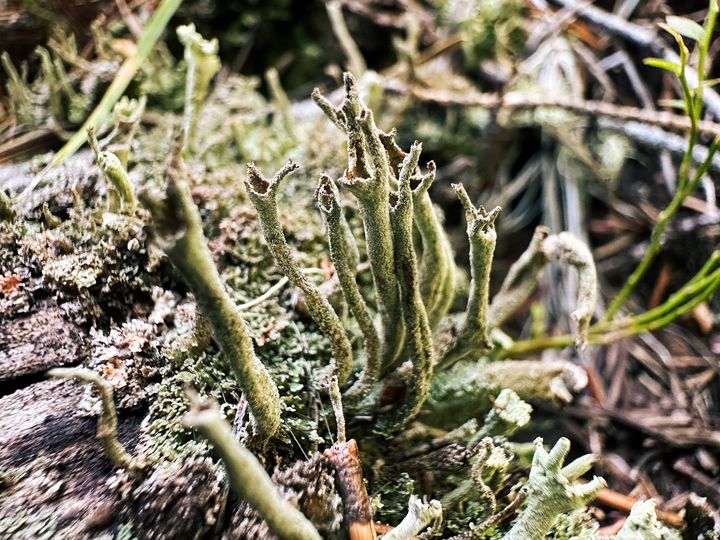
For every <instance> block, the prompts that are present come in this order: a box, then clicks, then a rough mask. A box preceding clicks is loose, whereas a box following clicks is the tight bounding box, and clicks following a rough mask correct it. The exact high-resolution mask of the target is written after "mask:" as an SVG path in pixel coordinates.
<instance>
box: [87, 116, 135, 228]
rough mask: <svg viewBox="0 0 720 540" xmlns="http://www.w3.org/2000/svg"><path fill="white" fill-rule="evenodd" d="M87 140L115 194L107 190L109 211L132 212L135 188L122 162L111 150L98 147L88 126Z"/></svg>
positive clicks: (133, 210) (92, 129)
mask: <svg viewBox="0 0 720 540" xmlns="http://www.w3.org/2000/svg"><path fill="white" fill-rule="evenodd" d="M88 140H89V142H90V146H91V148H92V149H93V152H95V160H96V161H97V164H98V167H100V169H101V170H102V172H103V173H104V174H105V176H106V177H107V179H108V180H110V184H111V185H112V189H114V190H115V194H116V195H117V197H115V195H114V194H112V190H108V191H110V192H111V195H110V197H109V209H110V211H111V212H118V211H120V210H124V211H126V212H127V213H129V214H133V213H134V212H135V208H137V197H136V196H135V188H134V187H133V184H132V182H131V181H130V177H129V176H128V173H127V171H126V170H125V167H124V166H123V164H122V162H121V161H120V159H119V158H118V157H117V156H116V155H115V154H113V153H112V152H108V151H104V150H101V149H100V145H99V143H98V140H97V137H96V136H95V129H94V128H92V127H90V128H88Z"/></svg>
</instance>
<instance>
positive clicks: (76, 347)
mask: <svg viewBox="0 0 720 540" xmlns="http://www.w3.org/2000/svg"><path fill="white" fill-rule="evenodd" d="M0 335H2V338H0V382H2V381H9V380H12V379H15V378H18V377H22V376H25V375H35V374H38V373H42V372H44V371H47V370H48V369H50V368H53V367H59V366H66V365H69V364H76V363H79V362H81V361H82V360H84V359H85V357H86V352H85V351H87V348H86V346H85V345H86V337H87V336H86V334H85V331H84V330H82V329H81V328H80V327H78V326H77V325H75V324H73V323H71V322H69V321H68V320H67V318H66V317H65V315H64V313H63V311H62V309H60V308H59V307H57V306H54V305H46V306H41V309H39V310H38V311H36V312H34V313H32V314H31V315H27V316H25V317H18V318H16V319H11V320H8V321H2V322H0Z"/></svg>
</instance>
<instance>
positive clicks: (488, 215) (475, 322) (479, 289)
mask: <svg viewBox="0 0 720 540" xmlns="http://www.w3.org/2000/svg"><path fill="white" fill-rule="evenodd" d="M453 189H454V190H455V192H456V193H457V195H458V198H459V199H460V202H461V203H462V205H463V208H464V209H465V216H466V219H467V235H468V239H469V240H470V275H471V277H472V280H471V283H470V296H469V297H468V303H467V308H466V310H465V318H464V320H463V323H462V326H461V327H460V329H459V331H458V334H457V336H456V337H455V339H454V340H453V342H452V343H451V345H450V346H449V347H448V349H447V351H446V352H445V353H444V354H443V357H442V359H441V360H440V362H439V365H440V366H442V367H444V368H445V367H448V366H451V365H452V364H454V363H455V362H457V361H458V360H461V359H463V358H464V357H466V356H467V355H468V354H471V353H482V352H483V351H487V350H488V349H489V348H490V342H489V337H488V329H489V324H488V298H489V290H490V271H491V269H492V261H493V255H494V253H495V243H496V241H497V233H496V232H495V219H496V218H497V216H498V214H499V213H500V207H499V206H496V207H495V208H494V209H493V210H491V211H490V212H486V211H485V209H484V208H483V207H482V206H481V207H479V208H475V206H474V205H473V203H472V201H471V200H470V197H469V196H468V194H467V192H466V191H465V188H464V187H463V186H462V185H461V184H453Z"/></svg>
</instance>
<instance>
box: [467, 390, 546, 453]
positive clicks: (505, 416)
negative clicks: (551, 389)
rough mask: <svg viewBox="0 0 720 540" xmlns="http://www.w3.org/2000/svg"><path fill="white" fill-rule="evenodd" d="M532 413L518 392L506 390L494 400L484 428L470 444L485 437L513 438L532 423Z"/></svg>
mask: <svg viewBox="0 0 720 540" xmlns="http://www.w3.org/2000/svg"><path fill="white" fill-rule="evenodd" d="M531 413H532V407H531V406H530V405H528V404H527V403H525V402H524V401H523V400H522V399H520V396H518V395H517V393H516V392H514V391H513V390H511V389H509V388H504V389H503V390H502V391H501V392H500V393H499V394H498V396H497V397H496V398H495V399H494V400H493V404H492V408H491V409H490V411H489V412H488V413H487V415H486V416H485V422H484V423H483V426H482V428H481V429H480V430H479V431H478V433H477V435H475V437H473V439H471V441H470V443H471V444H472V442H473V440H479V439H482V438H483V437H497V436H503V437H511V436H512V435H513V434H514V433H515V432H516V431H517V430H518V429H520V428H523V427H525V426H526V425H527V424H529V423H530V414H531Z"/></svg>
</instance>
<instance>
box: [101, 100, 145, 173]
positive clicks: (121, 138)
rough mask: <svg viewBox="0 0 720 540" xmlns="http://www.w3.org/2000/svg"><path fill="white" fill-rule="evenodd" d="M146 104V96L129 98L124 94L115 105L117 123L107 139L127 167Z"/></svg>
mask: <svg viewBox="0 0 720 540" xmlns="http://www.w3.org/2000/svg"><path fill="white" fill-rule="evenodd" d="M146 104H147V98H146V96H141V97H140V98H139V99H128V98H127V97H126V96H123V97H122V99H120V101H118V102H117V103H116V104H115V106H114V107H113V111H112V117H113V122H114V124H115V125H114V126H113V129H112V132H111V133H110V134H109V135H108V136H107V137H106V138H105V140H106V141H108V142H109V143H110V146H109V149H110V150H112V152H113V153H115V155H117V157H118V159H119V160H120V162H121V163H122V165H123V167H125V168H127V166H128V163H129V161H130V157H131V147H132V142H133V139H134V138H135V135H136V133H137V130H138V128H139V127H140V120H141V119H142V115H143V113H144V112H145V105H146Z"/></svg>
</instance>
